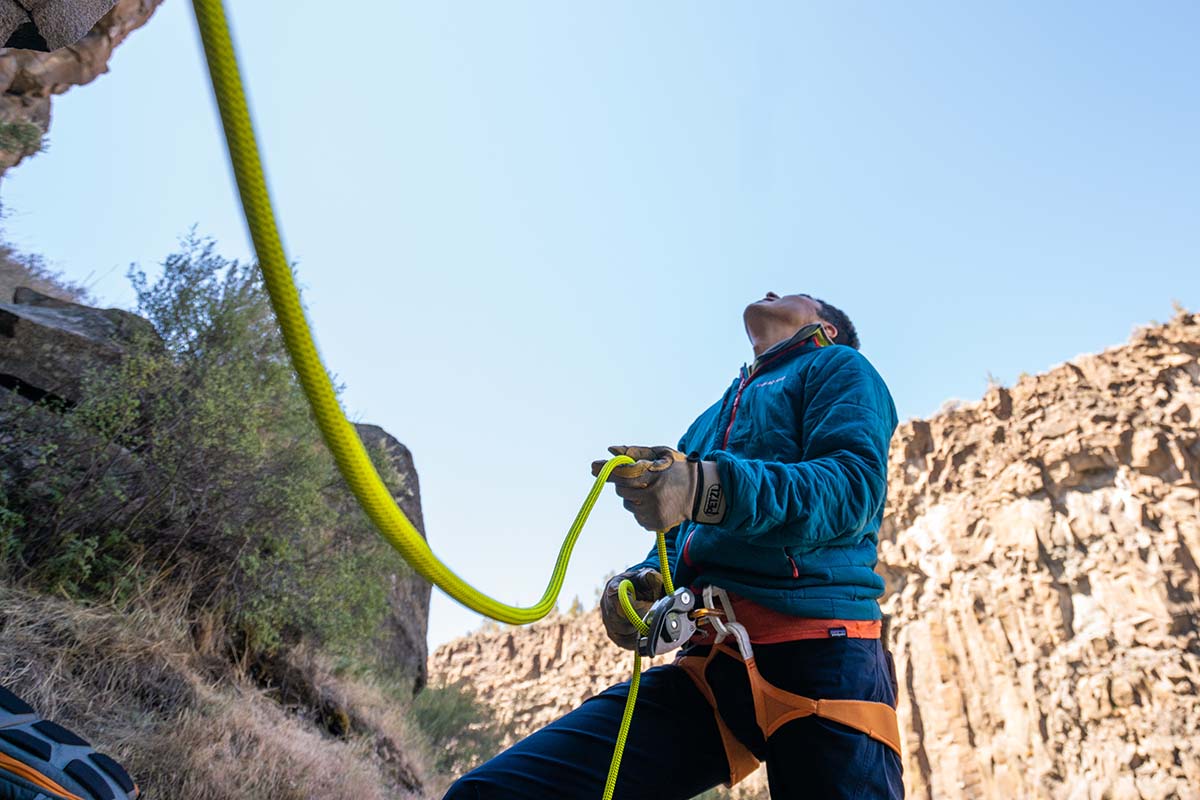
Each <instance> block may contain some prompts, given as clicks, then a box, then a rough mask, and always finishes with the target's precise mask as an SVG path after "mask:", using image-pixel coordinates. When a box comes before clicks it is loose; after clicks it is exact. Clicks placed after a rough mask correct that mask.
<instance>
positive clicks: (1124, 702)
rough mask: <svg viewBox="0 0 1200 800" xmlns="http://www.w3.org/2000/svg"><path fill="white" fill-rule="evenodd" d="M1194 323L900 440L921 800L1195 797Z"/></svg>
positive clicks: (1198, 777) (908, 640) (895, 471)
mask: <svg viewBox="0 0 1200 800" xmlns="http://www.w3.org/2000/svg"><path fill="white" fill-rule="evenodd" d="M1197 354H1200V318H1198V317H1197V316H1194V315H1180V316H1179V317H1177V318H1176V319H1175V320H1174V321H1172V322H1171V323H1170V324H1168V325H1165V326H1160V327H1154V328H1148V329H1146V330H1144V331H1142V332H1140V333H1139V334H1137V335H1136V336H1135V337H1134V339H1133V341H1132V342H1131V343H1130V344H1128V345H1126V346H1123V347H1118V348H1113V349H1111V350H1108V351H1105V352H1103V353H1100V354H1098V355H1092V356H1085V357H1083V358H1080V359H1077V360H1076V361H1074V362H1072V363H1070V364H1065V365H1063V366H1061V367H1058V368H1056V369H1054V370H1052V371H1051V372H1049V373H1047V374H1045V375H1039V376H1037V377H1031V378H1025V379H1022V380H1021V381H1020V382H1019V383H1018V384H1017V385H1016V386H1015V387H1013V388H1012V389H1011V390H1008V389H1002V388H994V389H992V390H991V391H990V392H989V393H988V394H987V396H986V397H985V398H984V399H983V401H982V402H980V403H977V404H975V405H972V406H969V407H965V408H961V409H957V410H955V411H952V412H949V413H947V414H944V415H941V416H939V417H936V418H934V419H932V420H929V421H927V422H912V423H907V424H905V425H904V426H902V427H901V429H900V430H899V431H898V432H897V435H896V439H895V441H894V442H893V447H892V463H891V494H890V502H889V513H888V516H887V519H886V521H885V525H884V529H883V531H882V532H881V535H880V539H881V542H880V561H881V564H880V571H881V572H882V574H883V575H884V577H885V579H886V580H887V582H888V589H889V592H888V595H887V599H886V602H885V605H884V608H885V612H886V613H888V614H890V615H891V616H892V620H893V626H892V630H893V637H892V638H893V650H894V652H895V654H896V661H897V669H898V672H899V675H900V682H901V684H902V685H903V686H905V687H906V691H904V692H902V697H901V702H900V708H899V713H900V719H901V726H902V729H903V731H904V733H905V740H906V741H905V745H906V747H905V771H906V780H907V783H908V787H909V791H910V796H912V797H929V798H1001V797H1005V798H1011V797H1061V798H1071V799H1072V800H1074V799H1075V798H1079V799H1080V800H1082V799H1083V798H1102V797H1111V798H1116V797H1130V798H1169V797H1200V733H1198V731H1200V701H1198V700H1197V696H1196V687H1197V686H1198V685H1200V683H1198V681H1200V637H1198V634H1197V622H1198V620H1200V616H1198V611H1200V573H1198V572H1197V567H1196V561H1195V557H1196V555H1197V553H1198V552H1200V550H1198V549H1197V548H1198V547H1200V487H1198V486H1197V481H1198V479H1200V436H1198V434H1197V431H1196V428H1195V426H1194V425H1193V424H1192V421H1193V420H1195V419H1197V417H1198V416H1200V364H1198V362H1197Z"/></svg>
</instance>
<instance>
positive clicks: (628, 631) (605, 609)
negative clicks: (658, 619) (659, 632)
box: [600, 567, 665, 650]
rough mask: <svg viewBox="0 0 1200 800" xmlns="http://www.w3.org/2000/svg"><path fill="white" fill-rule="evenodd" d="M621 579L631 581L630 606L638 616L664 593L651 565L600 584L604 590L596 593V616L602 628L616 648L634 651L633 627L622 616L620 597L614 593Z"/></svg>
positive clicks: (634, 635)
mask: <svg viewBox="0 0 1200 800" xmlns="http://www.w3.org/2000/svg"><path fill="white" fill-rule="evenodd" d="M623 580H629V581H630V582H631V583H633V598H632V599H633V607H634V609H635V610H636V611H637V613H638V616H641V617H645V616H646V614H647V612H649V611H650V606H652V605H654V601H655V600H658V599H659V598H660V597H662V596H663V595H664V594H665V592H664V591H663V579H662V575H660V574H659V572H658V570H656V569H653V568H651V567H643V568H641V569H639V570H634V571H632V572H622V573H621V574H620V575H616V576H614V577H613V579H612V580H610V581H609V582H608V585H607V586H605V587H604V593H603V594H602V595H600V618H601V619H602V620H604V630H605V632H606V633H607V634H608V638H609V639H612V640H613V643H614V644H616V645H617V647H622V648H624V649H626V650H636V649H637V640H638V632H637V628H635V627H633V623H632V622H630V621H629V617H627V616H625V610H624V609H623V608H621V600H620V598H619V597H618V595H617V587H619V586H620V585H621V581H623Z"/></svg>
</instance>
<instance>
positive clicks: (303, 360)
mask: <svg viewBox="0 0 1200 800" xmlns="http://www.w3.org/2000/svg"><path fill="white" fill-rule="evenodd" d="M192 6H193V9H194V10H195V13H196V24H197V26H198V28H199V30H200V38H201V41H202V43H203V45H204V55H205V58H206V59H207V61H208V72H209V75H210V77H211V79H212V84H213V93H214V95H215V96H216V100H217V108H218V110H219V111H220V116H221V124H222V126H223V127H224V129H225V142H226V145H227V146H228V148H229V160H230V163H231V164H232V165H233V174H234V178H235V180H236V182H237V187H238V193H239V195H240V196H241V200H242V211H243V213H244V215H245V218H246V225H247V227H248V228H249V229H250V238H251V240H252V241H253V244H254V252H255V254H256V255H257V258H258V264H259V267H260V268H261V269H262V274H263V282H264V283H265V285H266V288H267V293H268V294H269V296H270V298H271V307H272V308H273V309H274V311H275V318H276V320H277V321H278V323H279V329H280V331H281V332H282V334H283V340H284V344H285V345H286V347H287V351H288V354H289V355H290V357H291V360H292V366H293V368H294V369H295V370H296V375H297V377H298V378H299V380H300V385H301V387H302V388H303V389H304V394H305V395H306V396H307V397H308V402H309V404H310V405H311V407H312V411H313V416H314V417H315V418H316V422H317V427H318V428H319V429H320V431H321V436H322V438H323V439H324V440H325V444H326V445H327V446H328V447H329V450H330V452H332V453H333V458H334V460H335V461H336V462H337V466H338V469H339V470H340V471H341V474H342V476H343V477H344V478H345V480H346V483H347V484H348V485H349V487H350V491H351V492H352V493H353V494H354V496H355V498H357V500H358V502H359V504H360V505H361V506H362V508H363V510H364V511H365V512H366V514H367V516H368V517H369V518H370V519H371V521H372V522H373V523H374V524H375V526H376V528H378V530H379V532H380V534H381V535H382V536H383V537H384V539H386V540H387V542H388V543H389V544H391V546H392V547H394V548H395V549H396V550H397V552H399V553H400V555H401V556H403V557H404V560H405V561H407V562H408V563H409V564H410V565H411V566H412V568H413V569H414V570H416V572H417V573H418V574H420V575H421V576H422V577H423V578H425V579H426V580H428V581H429V582H430V583H432V584H434V585H435V586H437V587H438V588H439V589H441V590H442V591H443V592H445V593H446V594H448V595H450V596H451V597H452V598H454V599H455V600H457V601H458V602H459V603H461V604H462V605H464V606H466V607H467V608H469V609H471V610H473V611H476V612H478V613H480V614H483V615H484V616H487V617H490V618H492V619H494V620H497V621H499V622H505V623H508V624H512V625H524V624H527V623H530V622H536V621H537V620H539V619H541V618H542V617H544V616H546V615H547V614H548V613H550V611H551V610H552V609H553V608H554V605H555V601H557V599H558V595H559V593H560V592H561V590H562V584H563V578H564V577H565V575H566V570H567V563H568V561H569V560H570V558H571V551H572V550H573V549H574V547H575V542H576V540H577V539H578V538H579V534H580V531H582V529H583V526H584V523H586V522H587V518H588V515H589V514H590V513H591V510H592V507H593V506H594V505H595V504H596V500H597V498H599V496H600V492H601V490H602V489H603V488H604V483H605V481H606V480H607V479H608V475H609V473H611V472H612V471H613V469H615V468H616V467H618V466H620V465H622V464H631V463H633V459H631V458H629V457H628V456H617V457H616V458H612V459H610V460H609V461H608V462H607V463H606V464H605V465H604V468H603V469H602V470H601V471H600V474H599V476H598V477H597V478H596V481H595V483H593V484H592V488H591V491H590V492H588V495H587V498H586V499H585V500H584V502H583V506H582V507H581V508H580V509H579V514H577V515H576V517H575V521H574V522H572V523H571V527H570V529H569V530H568V532H567V536H566V539H564V540H563V543H562V546H561V548H560V549H559V552H558V559H557V561H556V562H555V564H554V569H553V571H552V572H551V574H550V581H549V583H548V584H547V585H546V590H545V592H544V593H543V594H542V597H541V599H540V600H538V602H537V603H535V604H533V605H532V606H529V607H520V606H512V605H508V604H507V603H502V602H500V601H499V600H496V599H495V598H492V597H489V596H488V595H486V594H484V593H483V592H481V591H479V590H478V589H476V588H475V587H474V586H471V585H470V584H469V583H467V582H466V581H465V580H463V579H462V578H461V577H459V576H458V575H457V574H455V573H454V571H453V570H451V569H450V568H449V567H447V566H446V565H445V564H444V563H442V561H441V560H440V559H439V558H438V557H437V556H436V555H434V553H433V551H432V550H430V549H429V545H428V544H427V543H426V542H425V539H424V538H422V536H421V535H420V533H419V532H418V531H417V529H416V528H415V527H414V526H413V524H412V522H410V521H409V519H408V517H406V516H405V514H404V512H403V511H401V510H400V507H399V506H398V505H396V501H395V499H394V498H393V497H392V494H391V492H390V491H388V489H387V487H386V486H385V485H384V483H383V480H382V478H380V477H379V473H378V472H377V471H376V470H375V466H374V465H373V464H372V463H371V460H370V458H369V457H368V456H367V451H366V449H365V448H364V447H363V444H362V441H361V440H360V439H359V438H358V434H357V432H355V430H354V428H353V427H352V426H351V425H350V422H349V421H348V420H347V419H346V416H345V413H344V412H343V411H342V408H341V405H340V404H339V403H338V400H337V396H336V394H335V393H334V390H333V384H332V382H331V381H330V379H329V374H328V373H327V372H326V371H325V366H324V365H323V364H322V363H321V358H320V356H319V355H318V353H317V348H316V345H315V344H314V343H313V339H312V332H311V331H310V330H309V327H308V323H307V321H306V320H305V318H304V309H303V307H302V306H301V303H300V292H299V290H298V289H297V288H296V284H295V281H294V280H293V276H292V270H291V267H290V266H289V265H288V262H287V257H286V256H285V254H284V251H283V242H282V240H281V238H280V235H279V228H278V226H277V225H276V222H275V213H274V211H273V209H272V206H271V197H270V194H269V192H268V190H267V181H266V177H265V174H264V172H263V165H262V160H261V158H260V156H259V152H258V144H257V142H256V140H255V136H254V128H253V126H252V124H251V121H250V109H249V107H248V105H247V103H246V95H245V91H244V90H243V88H242V79H241V74H240V71H239V69H238V63H237V55H236V53H235V51H234V47H233V39H232V37H231V35H230V32H229V23H228V20H227V19H226V17H225V8H224V5H223V3H222V1H221V0H192ZM658 551H659V557H660V559H661V561H662V572H663V578H664V582H665V583H666V584H667V586H670V582H671V579H670V567H669V565H668V564H667V562H666V542H665V539H664V538H663V534H662V533H661V532H660V533H659V535H658ZM631 588H632V584H631V583H629V582H628V581H624V582H622V584H621V590H620V596H621V603H622V608H624V609H625V613H626V614H627V615H628V616H629V618H630V621H631V622H632V623H633V624H634V625H635V626H638V628H639V630H641V631H642V632H643V633H645V629H646V625H645V623H644V622H642V620H641V618H640V617H639V616H638V615H637V613H636V611H634V609H633V606H632V605H631V604H630V602H629V599H628V597H626V592H627V591H629V589H631ZM668 591H672V589H668ZM640 673H641V658H640V656H638V655H637V654H636V653H635V654H634V672H633V678H632V680H631V681H630V688H629V697H628V699H627V700H626V705H625V712H624V715H623V717H622V720H621V728H620V731H619V733H618V738H617V747H616V750H615V752H614V753H613V760H612V764H611V766H610V768H609V775H608V780H607V782H606V785H605V790H604V800H611V798H612V793H613V789H614V787H615V786H616V779H617V771H618V769H619V767H620V762H621V754H622V752H623V750H624V745H625V738H626V736H627V734H628V731H629V725H630V721H631V718H632V714H633V705H634V703H635V702H636V699H637V688H638V682H639V680H638V679H639V677H640Z"/></svg>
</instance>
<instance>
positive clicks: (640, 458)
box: [592, 446, 725, 531]
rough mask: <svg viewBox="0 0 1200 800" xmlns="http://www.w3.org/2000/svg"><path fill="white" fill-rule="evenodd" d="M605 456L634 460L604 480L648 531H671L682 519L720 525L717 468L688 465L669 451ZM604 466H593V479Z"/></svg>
mask: <svg viewBox="0 0 1200 800" xmlns="http://www.w3.org/2000/svg"><path fill="white" fill-rule="evenodd" d="M608 452H610V453H612V454H613V455H614V456H621V455H624V456H629V457H630V458H632V459H635V463H633V464H623V465H621V466H619V467H617V468H616V469H614V470H613V471H612V472H611V473H610V474H609V476H608V480H609V482H610V483H613V484H615V485H616V487H617V495H618V496H619V497H621V498H623V499H624V500H625V508H626V510H628V511H630V512H631V513H632V514H633V517H634V519H636V520H637V523H638V524H639V525H641V526H642V527H643V528H645V529H646V530H650V531H665V530H670V529H671V528H674V527H675V526H676V525H678V524H679V523H681V522H683V521H684V520H685V519H694V520H696V521H697V522H703V523H706V524H714V523H718V522H720V521H721V520H722V519H724V517H725V495H724V493H723V492H722V491H721V482H720V478H719V476H718V473H717V465H716V463H715V462H712V461H699V462H689V461H688V460H687V457H686V456H684V454H683V453H680V452H679V451H678V450H675V449H674V448H671V447H624V446H618V447H610V448H608ZM605 463H607V462H605V461H593V462H592V474H593V475H599V474H600V469H601V468H602V467H603V466H604V465H605Z"/></svg>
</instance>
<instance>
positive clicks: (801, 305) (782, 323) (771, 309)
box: [742, 292, 822, 330]
mask: <svg viewBox="0 0 1200 800" xmlns="http://www.w3.org/2000/svg"><path fill="white" fill-rule="evenodd" d="M742 318H743V319H744V320H745V322H746V327H747V328H748V329H749V328H754V327H756V326H759V325H762V324H764V323H765V324H767V325H770V326H772V327H789V328H793V329H794V330H800V329H801V328H803V327H804V326H805V325H811V324H813V323H814V322H821V321H822V320H821V304H820V303H818V302H817V301H816V300H814V299H812V298H811V297H809V296H808V295H806V294H785V295H783V296H782V297H780V296H779V295H777V294H775V293H774V292H767V294H766V297H764V298H763V299H762V300H756V301H755V302H753V303H751V304H750V305H748V306H746V310H745V311H744V312H743V313H742Z"/></svg>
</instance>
